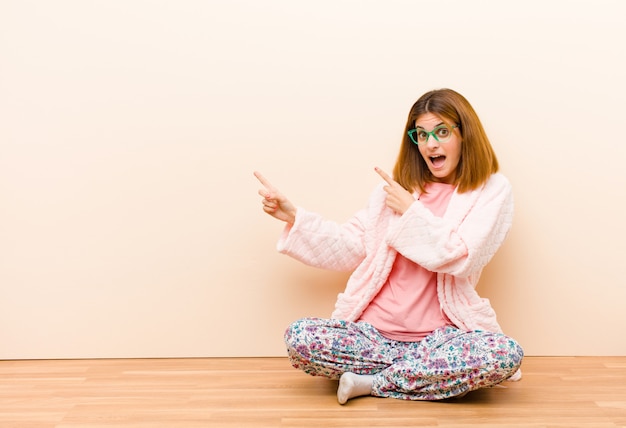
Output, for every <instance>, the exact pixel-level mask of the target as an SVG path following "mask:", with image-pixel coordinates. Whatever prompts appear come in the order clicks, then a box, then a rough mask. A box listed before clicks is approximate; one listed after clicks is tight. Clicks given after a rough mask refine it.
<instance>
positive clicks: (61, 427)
mask: <svg viewBox="0 0 626 428" xmlns="http://www.w3.org/2000/svg"><path fill="white" fill-rule="evenodd" d="M522 368H523V371H524V379H523V380H522V381H521V382H517V383H514V382H505V384H504V385H503V386H501V387H496V388H491V389H485V390H479V391H475V392H473V393H470V394H468V395H467V396H465V397H464V398H462V399H457V400H450V401H447V402H405V401H400V400H394V399H382V398H375V397H363V398H357V399H354V400H351V401H349V402H348V404H346V405H345V406H340V405H339V404H337V401H336V396H335V392H336V387H337V382H334V381H329V380H326V379H322V378H314V377H310V376H307V375H305V374H303V373H301V372H299V371H297V370H295V369H292V368H291V366H290V365H289V363H288V362H287V360H286V359H284V358H230V359H221V358H206V359H129V360H51V361H48V360H36V361H0V427H2V428H13V427H19V428H79V427H80V428H87V427H89V428H99V427H101V428H111V427H137V428H139V427H141V428H166V427H167V428H177V427H192V428H195V427H407V426H411V427H415V426H417V427H438V426H444V427H550V428H552V427H589V428H603V427H626V357H606V358H604V357H602V358H599V357H594V358H588V357H567V358H561V357H559V358H555V357H550V358H544V357H541V358H540V357H527V358H526V359H525V360H524V364H523V367H522Z"/></svg>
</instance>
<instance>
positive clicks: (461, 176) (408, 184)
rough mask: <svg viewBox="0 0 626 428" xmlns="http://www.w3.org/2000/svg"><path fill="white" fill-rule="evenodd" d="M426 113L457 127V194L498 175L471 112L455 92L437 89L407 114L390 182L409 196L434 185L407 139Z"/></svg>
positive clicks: (413, 145)
mask: <svg viewBox="0 0 626 428" xmlns="http://www.w3.org/2000/svg"><path fill="white" fill-rule="evenodd" d="M426 113H432V114H434V115H436V116H439V117H440V118H441V119H442V120H443V121H444V122H446V123H448V124H449V125H457V126H458V132H460V135H461V158H460V160H459V165H458V166H457V169H456V180H455V183H454V184H456V186H457V191H458V192H459V193H463V192H467V191H470V190H475V189H477V188H478V187H480V186H481V185H482V184H483V183H485V182H486V181H487V179H488V178H489V177H490V176H491V174H493V173H495V172H497V171H498V160H497V158H496V154H495V152H494V151H493V148H492V147H491V143H490V142H489V139H488V138H487V134H486V133H485V130H484V128H483V125H482V123H481V122H480V119H479V118H478V115H477V114H476V112H475V111H474V108H473V107H472V106H471V105H470V103H469V102H468V101H467V100H466V99H465V98H464V97H463V96H462V95H461V94H459V93H458V92H455V91H453V90H452V89H437V90H433V91H430V92H427V93H426V94H424V95H422V96H421V97H420V98H419V99H418V100H417V101H416V102H415V104H413V107H411V110H410V112H409V117H408V119H407V121H406V127H405V129H404V136H403V137H402V145H401V146H400V153H399V155H398V159H397V160H396V165H395V166H394V169H393V177H394V180H396V181H397V182H398V183H399V184H400V185H401V186H402V187H404V188H405V189H407V190H408V191H410V192H413V191H414V190H416V189H419V190H420V191H421V192H424V191H425V185H426V183H429V182H432V181H435V180H434V177H433V175H432V174H431V172H430V170H429V169H428V166H427V165H426V162H425V161H424V158H422V155H421V154H420V152H419V149H418V147H417V145H416V144H414V143H413V142H412V141H411V139H410V138H409V136H408V135H407V133H408V131H409V130H411V129H413V128H415V122H416V120H417V119H418V118H419V117H420V116H422V115H424V114H426ZM444 144H445V143H444Z"/></svg>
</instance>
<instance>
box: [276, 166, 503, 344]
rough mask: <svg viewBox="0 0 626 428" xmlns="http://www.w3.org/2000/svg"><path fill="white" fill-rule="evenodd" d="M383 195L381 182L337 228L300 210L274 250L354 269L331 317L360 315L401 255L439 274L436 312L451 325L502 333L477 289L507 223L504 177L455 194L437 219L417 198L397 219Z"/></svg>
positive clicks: (318, 264) (315, 263)
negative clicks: (440, 310) (448, 320)
mask: <svg viewBox="0 0 626 428" xmlns="http://www.w3.org/2000/svg"><path fill="white" fill-rule="evenodd" d="M385 197H386V193H385V191H384V190H383V185H380V186H379V187H377V188H376V189H375V190H374V192H373V193H372V195H371V197H370V200H369V203H368V205H367V207H366V208H364V209H362V210H361V211H359V212H358V213H356V214H355V215H354V216H353V217H352V218H351V219H350V220H349V221H348V222H346V223H345V224H341V225H340V224H338V223H335V222H332V221H328V220H324V219H323V218H322V217H321V216H320V215H318V214H315V213H312V212H308V211H305V210H304V209H302V208H298V210H297V214H296V220H295V222H294V224H293V225H292V226H289V225H288V226H287V227H286V228H285V230H284V231H283V234H282V235H281V237H280V239H279V241H278V246H277V248H278V251H279V252H281V253H283V254H287V255H289V256H291V257H293V258H295V259H297V260H300V261H301V262H304V263H306V264H308V265H311V266H316V267H320V268H324V269H331V270H341V271H353V273H352V275H351V276H350V278H349V280H348V283H347V285H346V288H345V290H344V292H343V293H340V294H339V296H338V298H337V302H336V304H335V311H334V312H333V313H332V315H331V317H332V318H337V319H343V320H347V321H356V320H358V319H359V317H360V315H361V313H362V312H363V310H364V309H365V308H366V307H367V305H368V304H369V303H370V302H371V301H372V299H373V298H374V297H375V296H376V294H377V293H378V291H379V290H380V288H381V287H382V286H383V285H384V283H385V280H386V279H387V276H388V275H389V272H390V271H391V267H392V265H393V262H394V259H395V257H396V254H397V253H398V252H399V253H401V254H403V255H404V256H405V257H407V258H408V259H410V260H412V261H414V262H415V263H418V264H420V265H422V266H423V267H425V268H426V269H428V270H430V271H433V272H437V292H438V295H439V301H440V303H441V307H442V310H443V311H444V312H445V314H446V315H447V316H448V318H450V320H451V321H452V322H453V323H454V324H455V325H456V326H457V327H459V328H461V329H464V330H488V331H492V332H498V333H500V332H502V330H501V328H500V325H499V324H498V322H497V320H496V314H495V312H494V310H493V308H492V307H491V304H490V303H489V300H488V299H485V298H481V297H480V296H479V295H478V293H477V292H476V290H475V288H476V285H477V283H478V279H479V277H480V274H481V272H482V269H483V268H484V267H485V265H486V264H487V263H488V262H489V260H491V258H492V257H493V255H494V254H495V252H496V250H497V249H498V248H499V247H500V245H501V244H502V242H503V241H504V238H505V236H506V234H507V232H508V231H509V229H510V227H511V223H512V217H513V195H512V191H511V185H510V183H509V181H508V180H507V179H506V178H505V177H504V176H503V175H502V174H499V173H498V174H493V175H492V176H491V177H490V178H489V180H488V181H487V183H485V184H484V185H483V186H482V187H480V188H479V189H477V190H474V191H471V192H466V193H457V192H456V191H455V193H454V194H453V195H452V198H451V199H450V203H449V205H448V209H447V210H446V213H445V215H444V216H443V218H439V217H435V216H434V215H433V214H432V213H431V212H430V211H429V210H428V209H427V208H425V207H424V206H423V205H422V203H421V202H419V200H417V201H415V202H414V203H413V204H412V205H411V207H410V208H409V209H408V210H407V211H406V212H405V213H404V214H403V215H402V216H399V215H397V214H395V213H394V212H393V211H392V210H391V209H389V208H387V206H386V205H385Z"/></svg>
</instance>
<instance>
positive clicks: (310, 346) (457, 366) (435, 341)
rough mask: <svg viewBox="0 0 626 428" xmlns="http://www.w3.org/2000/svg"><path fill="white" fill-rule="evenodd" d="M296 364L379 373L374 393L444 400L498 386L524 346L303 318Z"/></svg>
mask: <svg viewBox="0 0 626 428" xmlns="http://www.w3.org/2000/svg"><path fill="white" fill-rule="evenodd" d="M285 343H286V344H287V350H288V353H289V359H290V360H291V364H292V365H293V366H294V367H295V368H297V369H301V370H303V371H304V372H305V373H308V374H310V375H313V376H324V377H327V378H330V379H339V377H340V376H341V375H342V374H343V373H345V372H352V373H356V374H367V375H374V382H373V387H372V395H374V396H378V397H393V398H400V399H404V400H442V399H446V398H451V397H455V396H458V395H462V394H464V393H467V392H469V391H473V390H476V389H480V388H485V387H489V386H494V385H497V384H499V383H500V382H503V381H505V380H506V379H508V378H509V377H510V376H512V375H513V374H514V373H515V372H516V371H517V369H518V368H519V367H520V365H521V363H522V358H523V355H524V352H523V350H522V348H521V347H520V346H519V344H518V343H517V342H516V341H515V340H513V339H511V338H510V337H507V336H505V335H503V334H499V333H491V332H487V331H481V330H476V331H463V330H459V329H458V328H456V327H451V326H446V327H441V328H439V329H437V330H435V331H434V332H433V333H432V334H430V335H429V336H427V337H426V338H425V339H423V340H422V341H419V342H400V341H396V340H392V339H387V338H385V337H383V336H382V335H381V334H380V333H379V332H378V330H376V329H375V328H374V327H373V326H372V325H371V324H369V323H366V322H348V321H341V320H336V319H322V318H303V319H300V320H298V321H296V322H294V323H293V324H291V325H290V326H289V328H288V329H287V331H286V332H285Z"/></svg>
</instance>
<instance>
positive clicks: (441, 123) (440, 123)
mask: <svg viewBox="0 0 626 428" xmlns="http://www.w3.org/2000/svg"><path fill="white" fill-rule="evenodd" d="M441 125H445V123H443V122H439V123H438V124H436V125H435V128H436V127H438V126H441ZM417 128H419V129H423V130H424V131H426V128H424V127H423V126H417V125H415V129H417ZM435 128H433V129H435Z"/></svg>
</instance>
